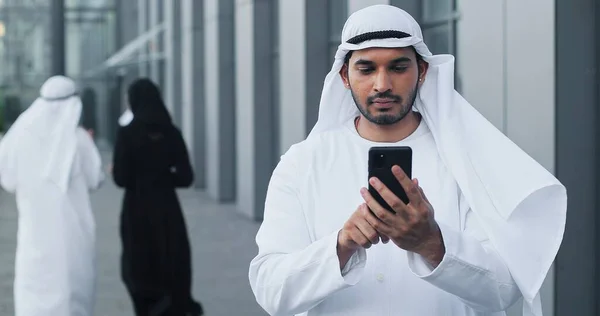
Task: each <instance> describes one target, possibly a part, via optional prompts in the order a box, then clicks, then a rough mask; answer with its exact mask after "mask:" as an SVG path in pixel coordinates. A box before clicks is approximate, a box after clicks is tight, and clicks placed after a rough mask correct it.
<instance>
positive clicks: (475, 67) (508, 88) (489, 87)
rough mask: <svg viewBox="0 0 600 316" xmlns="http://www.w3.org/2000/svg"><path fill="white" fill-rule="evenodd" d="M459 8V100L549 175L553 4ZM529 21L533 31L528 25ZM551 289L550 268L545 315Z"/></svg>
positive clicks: (549, 311) (465, 3)
mask: <svg viewBox="0 0 600 316" xmlns="http://www.w3.org/2000/svg"><path fill="white" fill-rule="evenodd" d="M459 5H460V7H459V11H460V12H461V20H460V21H459V23H458V34H457V36H458V51H457V60H458V67H459V69H458V71H459V74H460V76H461V82H462V85H461V88H462V93H463V95H464V96H465V98H466V99H467V100H468V101H469V102H470V103H471V104H473V106H474V107H475V108H477V110H479V111H480V112H481V113H482V114H483V115H484V116H485V117H486V118H487V119H488V120H490V121H491V122H492V123H493V124H494V125H495V126H496V127H497V128H498V129H500V130H502V131H503V132H504V133H505V134H506V135H507V136H508V137H509V138H510V139H511V140H513V141H514V142H515V143H516V144H517V145H519V146H520V147H521V148H522V149H523V150H525V151H526V152H527V153H528V154H529V155H531V156H532V157H533V158H534V159H536V160H537V161H538V162H539V163H540V164H542V165H543V166H544V167H545V168H546V169H548V170H549V171H551V172H554V165H555V136H554V135H555V114H554V113H555V100H554V98H555V92H554V87H555V83H554V81H555V75H554V71H555V63H554V47H555V44H554V36H555V34H554V32H553V30H554V23H555V22H554V18H555V14H554V1H542V0H538V1H533V2H528V3H527V5H523V3H521V2H516V1H511V0H503V1H498V2H495V3H494V4H489V3H488V4H487V5H483V6H482V4H481V3H480V2H479V1H476V0H462V1H460V2H459ZM533 15H535V16H536V21H537V22H536V24H535V25H531V16H533ZM484 25H485V27H483V26H484ZM532 38H535V39H536V40H535V41H531V39H532ZM474 43H476V44H474ZM526 51H537V52H544V54H539V56H536V58H534V59H528V61H525V60H523V55H522V54H523V52H526ZM532 122H535V128H533V129H532V128H531V124H532ZM553 284H554V269H553V268H552V269H551V270H550V272H549V273H548V277H547V278H546V281H545V283H544V285H543V286H542V290H541V298H542V304H543V309H544V315H553V314H554V313H553V311H554V285H553ZM521 306H522V305H521V303H518V304H516V305H515V306H514V307H512V308H511V309H510V310H509V311H508V315H509V316H517V315H521Z"/></svg>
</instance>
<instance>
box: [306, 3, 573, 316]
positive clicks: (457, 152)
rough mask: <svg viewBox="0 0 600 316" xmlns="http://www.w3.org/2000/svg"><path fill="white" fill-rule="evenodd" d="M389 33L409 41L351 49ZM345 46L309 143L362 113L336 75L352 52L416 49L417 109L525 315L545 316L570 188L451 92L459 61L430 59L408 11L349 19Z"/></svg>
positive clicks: (368, 11) (381, 8)
mask: <svg viewBox="0 0 600 316" xmlns="http://www.w3.org/2000/svg"><path fill="white" fill-rule="evenodd" d="M389 30H392V31H401V32H404V33H407V34H409V35H410V36H409V37H405V38H401V39H398V38H385V39H372V40H367V41H364V42H362V43H359V44H356V45H355V44H350V43H347V41H348V40H349V39H351V38H353V37H355V36H357V35H361V34H364V33H368V32H378V31H389ZM341 40H342V43H341V44H340V45H339V47H338V50H337V52H336V54H335V61H334V63H333V67H332V68H331V71H330V72H329V74H328V75H327V77H326V79H325V84H324V87H323V94H322V96H321V102H320V105H319V118H318V121H317V123H316V125H315V126H314V128H313V130H312V131H311V133H310V134H309V136H308V137H309V138H310V137H313V136H315V135H317V134H318V133H321V132H324V131H326V130H330V129H333V128H337V127H339V126H340V125H341V124H344V122H347V121H348V120H350V119H352V118H353V117H356V116H358V115H359V114H360V113H359V111H358V109H357V108H356V105H355V104H354V101H353V99H352V96H351V93H350V91H349V90H348V89H346V88H345V87H344V84H343V82H342V79H341V77H340V75H339V71H340V69H341V68H342V65H343V63H344V57H345V56H346V54H347V53H348V51H351V50H352V51H354V50H361V49H365V48H369V47H408V46H413V47H414V48H415V49H416V51H417V52H418V53H419V55H421V56H422V57H423V59H424V60H425V61H426V62H428V63H429V69H428V72H427V76H426V79H425V81H424V83H423V85H422V86H421V88H420V90H419V93H418V97H417V99H416V101H415V104H414V106H415V108H416V109H417V110H418V111H419V112H420V113H421V114H422V116H423V119H424V121H425V122H426V124H427V126H428V127H429V129H430V130H431V133H432V134H433V138H434V139H435V142H436V145H437V149H438V152H439V155H440V157H441V159H442V161H443V162H444V164H445V165H446V167H447V168H448V169H449V171H450V172H451V174H452V175H453V176H454V178H455V180H456V181H457V183H458V185H459V187H460V189H461V191H462V192H463V194H464V196H465V198H466V200H467V202H468V203H469V205H470V206H471V208H472V210H473V211H474V213H475V214H476V216H477V218H478V219H479V220H480V222H481V224H482V226H483V228H484V229H485V231H486V233H487V234H488V236H489V238H490V240H491V241H492V243H493V245H494V246H495V248H496V249H497V251H498V252H499V254H500V255H501V256H502V258H503V259H504V261H505V263H506V265H507V266H508V268H509V269H510V272H511V274H512V276H513V278H514V280H515V282H516V283H517V285H518V286H519V289H520V290H521V292H522V294H523V297H524V299H525V304H524V309H523V312H524V315H536V316H540V315H542V310H541V301H540V298H539V290H540V287H541V285H542V282H543V281H544V279H545V277H546V274H547V273H548V270H549V269H550V266H551V265H552V262H553V261H554V259H555V257H556V254H557V252H558V249H559V247H560V244H561V242H562V237H563V233H564V228H565V221H566V209H567V194H566V189H565V187H564V186H563V185H562V184H561V183H560V182H559V181H558V180H557V179H556V178H555V177H554V176H553V175H552V174H550V173H549V172H548V171H547V170H546V169H544V168H543V167H542V166H541V165H540V164H538V163H537V162H536V161H535V160H533V159H532V158H531V157H530V156H528V155H527V154H526V153H525V152H524V151H523V150H521V149H520V148H519V147H518V146H517V145H515V144H514V143H513V142H512V141H511V140H509V139H508V138H507V137H506V136H505V135H504V134H502V132H500V131H499V130H498V129H496V128H495V126H494V125H492V124H491V123H490V122H489V121H487V120H486V119H485V118H484V117H483V116H482V115H481V114H480V113H479V112H477V110H475V109H474V108H473V107H472V106H471V105H470V104H469V103H468V102H467V101H466V100H465V99H463V97H462V96H461V95H459V94H458V92H456V91H455V90H454V57H453V56H452V55H435V56H434V55H432V54H431V52H430V51H429V49H428V48H427V46H426V45H425V43H424V42H423V36H422V33H421V28H420V26H419V25H418V23H417V22H416V21H415V20H414V18H413V17H412V16H410V14H408V13H407V12H405V11H403V10H401V9H399V8H396V7H393V6H389V5H374V6H370V7H367V8H365V9H362V10H359V11H357V12H355V13H353V14H352V15H351V16H350V17H349V18H348V20H347V21H346V24H345V25H344V29H343V31H342V38H341Z"/></svg>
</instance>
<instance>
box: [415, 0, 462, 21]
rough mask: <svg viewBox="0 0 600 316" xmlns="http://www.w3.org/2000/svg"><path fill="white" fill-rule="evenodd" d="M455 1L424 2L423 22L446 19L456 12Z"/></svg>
mask: <svg viewBox="0 0 600 316" xmlns="http://www.w3.org/2000/svg"><path fill="white" fill-rule="evenodd" d="M454 2H455V1H454V0H423V20H424V21H434V20H442V19H446V18H447V17H448V16H449V15H450V13H451V12H453V11H454Z"/></svg>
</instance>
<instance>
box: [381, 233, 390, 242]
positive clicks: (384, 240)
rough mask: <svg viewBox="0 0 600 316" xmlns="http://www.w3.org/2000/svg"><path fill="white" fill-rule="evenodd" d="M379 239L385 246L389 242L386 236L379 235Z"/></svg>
mask: <svg viewBox="0 0 600 316" xmlns="http://www.w3.org/2000/svg"><path fill="white" fill-rule="evenodd" d="M379 238H381V242H382V243H384V244H387V243H388V242H390V237H388V236H386V235H379Z"/></svg>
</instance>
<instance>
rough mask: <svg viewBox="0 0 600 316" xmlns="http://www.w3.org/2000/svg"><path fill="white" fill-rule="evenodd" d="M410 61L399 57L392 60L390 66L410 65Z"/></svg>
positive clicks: (407, 58)
mask: <svg viewBox="0 0 600 316" xmlns="http://www.w3.org/2000/svg"><path fill="white" fill-rule="evenodd" d="M411 61H412V59H410V58H409V57H400V58H396V59H394V60H392V61H391V62H390V64H400V63H410V62H411Z"/></svg>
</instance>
